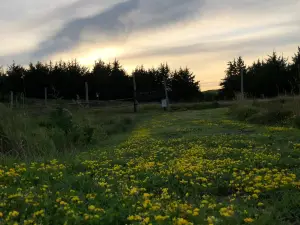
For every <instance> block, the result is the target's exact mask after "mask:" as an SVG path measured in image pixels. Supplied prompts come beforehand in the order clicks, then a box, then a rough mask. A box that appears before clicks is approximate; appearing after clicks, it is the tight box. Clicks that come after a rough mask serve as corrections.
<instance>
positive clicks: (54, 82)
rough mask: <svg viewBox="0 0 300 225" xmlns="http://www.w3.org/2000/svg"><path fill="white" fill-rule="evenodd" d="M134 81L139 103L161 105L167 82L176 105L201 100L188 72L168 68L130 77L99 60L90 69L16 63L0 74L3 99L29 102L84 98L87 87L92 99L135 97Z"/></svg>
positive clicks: (118, 66)
mask: <svg viewBox="0 0 300 225" xmlns="http://www.w3.org/2000/svg"><path fill="white" fill-rule="evenodd" d="M133 77H135V79H136V84H137V100H138V101H158V100H161V99H162V98H164V96H165V92H164V80H166V83H167V89H168V92H169V97H170V99H171V100H173V101H181V100H184V101H189V100H200V99H201V91H200V86H199V82H198V81H196V80H195V75H194V74H193V73H192V72H191V71H190V69H189V68H180V69H178V70H172V69H171V68H170V67H169V65H168V64H161V65H160V66H159V67H157V68H150V69H146V68H144V66H138V67H137V68H136V69H135V70H134V71H133V72H132V74H128V73H127V72H126V71H125V69H124V68H123V67H122V65H121V64H120V62H119V61H118V60H115V61H113V62H112V63H110V62H109V63H105V62H103V61H101V60H98V61H96V62H95V63H94V65H93V67H92V68H91V69H89V68H87V67H85V66H83V65H80V63H79V62H78V61H76V60H72V61H69V62H64V61H58V62H55V63H53V62H51V61H50V62H47V63H42V62H37V63H35V64H33V63H30V64H29V65H28V66H27V67H24V66H22V65H18V64H16V63H15V62H14V63H13V64H12V65H10V66H8V67H7V69H6V70H5V71H4V70H3V69H2V70H0V98H1V100H8V96H9V93H10V92H11V91H12V92H14V93H15V94H22V95H24V96H25V97H26V98H38V99H42V98H44V95H45V94H44V93H45V91H44V90H45V88H47V93H48V98H63V99H78V97H79V98H84V96H85V83H86V82H87V83H88V86H89V99H91V100H116V99H131V98H132V97H133Z"/></svg>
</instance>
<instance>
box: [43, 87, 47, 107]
mask: <svg viewBox="0 0 300 225" xmlns="http://www.w3.org/2000/svg"><path fill="white" fill-rule="evenodd" d="M44 95H45V106H46V107H47V101H48V89H47V88H46V87H45V90H44Z"/></svg>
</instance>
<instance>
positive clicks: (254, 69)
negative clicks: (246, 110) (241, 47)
mask: <svg viewBox="0 0 300 225" xmlns="http://www.w3.org/2000/svg"><path fill="white" fill-rule="evenodd" d="M242 71H243V80H244V82H243V83H244V93H245V95H246V96H248V97H252V98H261V97H275V96H279V95H295V94H299V93H300V89H299V87H300V86H299V84H300V47H298V52H297V53H296V54H294V56H292V58H291V61H290V62H289V60H288V58H285V57H284V56H280V55H278V54H277V53H276V52H273V53H272V54H271V55H269V56H268V57H267V58H266V59H263V60H259V59H258V60H257V61H255V62H253V64H252V65H250V66H246V65H245V62H244V60H243V58H242V57H238V58H237V59H233V60H232V61H229V62H228V64H227V69H226V71H225V78H224V79H223V80H222V82H221V84H220V85H221V87H222V88H221V90H220V91H219V97H220V98H226V99H233V98H235V96H236V93H240V92H241V73H242Z"/></svg>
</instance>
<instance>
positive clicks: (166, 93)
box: [164, 76, 169, 110]
mask: <svg viewBox="0 0 300 225" xmlns="http://www.w3.org/2000/svg"><path fill="white" fill-rule="evenodd" d="M164 87H165V96H166V101H167V102H166V103H167V109H168V110H169V96H168V90H167V79H166V77H165V76H164Z"/></svg>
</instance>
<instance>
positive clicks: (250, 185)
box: [0, 108, 300, 225]
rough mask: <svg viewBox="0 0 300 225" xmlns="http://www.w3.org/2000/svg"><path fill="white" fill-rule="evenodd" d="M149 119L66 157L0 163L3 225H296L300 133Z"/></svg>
mask: <svg viewBox="0 0 300 225" xmlns="http://www.w3.org/2000/svg"><path fill="white" fill-rule="evenodd" d="M226 112H227V109H226V108H222V109H209V110H202V111H184V112H172V113H157V112H156V113H148V114H143V115H142V118H140V119H139V120H138V122H137V123H136V124H135V125H134V126H133V128H132V129H131V130H130V131H128V132H126V133H122V134H121V135H118V136H115V137H112V139H110V140H109V142H107V143H106V144H105V145H102V147H97V148H94V149H91V150H90V151H87V152H82V153H80V154H77V155H76V156H72V157H70V158H69V159H64V160H62V159H60V158H57V159H49V160H48V161H46V162H31V163H29V162H28V163H22V162H16V163H14V164H9V163H7V165H1V166H0V190H1V191H0V224H119V225H121V224H152V225H155V224H177V225H184V224H195V225H196V224H199V225H201V224H207V225H213V224H225V225H227V224H228V225H229V224H261V225H263V224H272V225H276V224H278V225H284V224H287V225H288V224H290V225H292V224H295V225H296V224H300V189H299V188H300V181H299V180H298V179H299V176H300V167H299V166H300V136H299V134H300V132H299V130H297V129H293V128H288V127H270V126H259V125H253V124H251V125H250V124H246V123H243V122H237V121H234V120H231V119H230V118H229V116H227V114H226Z"/></svg>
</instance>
